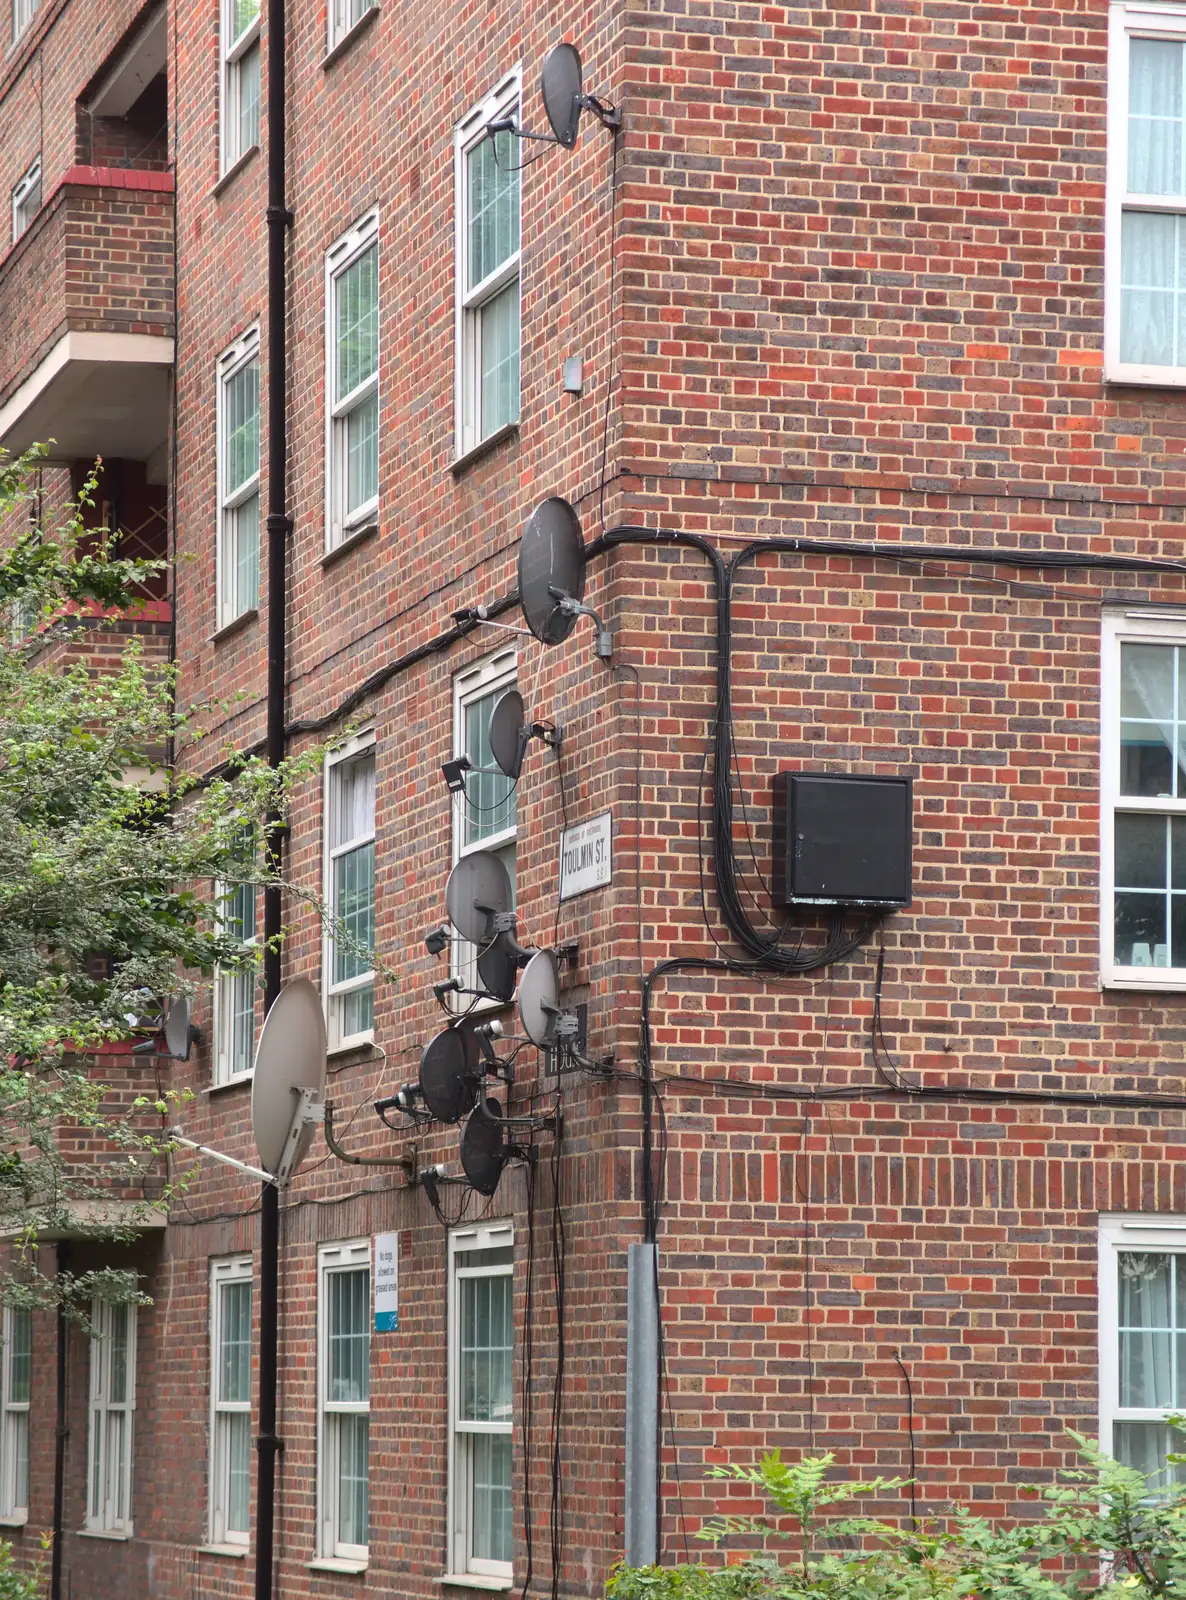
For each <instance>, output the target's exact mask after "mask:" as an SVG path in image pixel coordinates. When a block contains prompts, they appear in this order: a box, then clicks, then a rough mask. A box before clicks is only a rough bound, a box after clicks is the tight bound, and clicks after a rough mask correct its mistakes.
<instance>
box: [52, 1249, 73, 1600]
mask: <svg viewBox="0 0 1186 1600" xmlns="http://www.w3.org/2000/svg"><path fill="white" fill-rule="evenodd" d="M69 1255H70V1246H69V1245H68V1244H67V1243H66V1241H65V1240H64V1239H63V1240H62V1241H61V1242H60V1243H59V1245H58V1261H57V1271H58V1275H59V1277H60V1276H61V1274H62V1273H63V1272H64V1271H65V1270H66V1265H67V1262H68V1260H69ZM69 1338H70V1325H69V1323H68V1322H67V1321H66V1313H65V1312H64V1311H59V1312H58V1345H57V1357H58V1398H57V1416H56V1419H55V1421H54V1523H53V1539H54V1542H53V1549H52V1550H51V1552H50V1558H49V1594H50V1600H62V1527H63V1525H64V1523H65V1520H66V1518H65V1500H66V1439H67V1436H68V1435H69V1432H70V1430H69V1428H68V1427H67V1426H66V1357H67V1354H68V1352H69Z"/></svg>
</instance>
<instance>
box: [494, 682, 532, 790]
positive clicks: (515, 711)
mask: <svg viewBox="0 0 1186 1600" xmlns="http://www.w3.org/2000/svg"><path fill="white" fill-rule="evenodd" d="M526 722H527V713H526V710H525V708H524V705H523V696H522V695H521V694H520V693H519V691H518V689H508V690H507V692H506V694H504V695H503V697H502V699H501V700H500V701H499V702H498V704H497V705H496V706H495V708H494V715H493V716H492V717H491V718H490V752H491V754H492V755H493V757H494V762H495V765H496V766H497V767H498V770H499V771H500V772H503V773H505V774H506V776H507V777H508V778H517V777H518V776H519V774H520V772H521V771H522V770H523V752H524V751H525V750H526V748H527V738H528V737H529V735H528V736H525V734H524V728H525V725H526Z"/></svg>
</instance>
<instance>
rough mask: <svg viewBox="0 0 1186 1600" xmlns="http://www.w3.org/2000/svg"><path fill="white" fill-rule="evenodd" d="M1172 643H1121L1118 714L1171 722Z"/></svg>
mask: <svg viewBox="0 0 1186 1600" xmlns="http://www.w3.org/2000/svg"><path fill="white" fill-rule="evenodd" d="M1176 648H1177V647H1176V646H1175V645H1172V644H1122V645H1121V647H1120V715H1121V716H1122V717H1144V718H1152V719H1153V720H1154V721H1157V722H1165V721H1167V720H1168V721H1172V720H1173V716H1174V654H1175V651H1176Z"/></svg>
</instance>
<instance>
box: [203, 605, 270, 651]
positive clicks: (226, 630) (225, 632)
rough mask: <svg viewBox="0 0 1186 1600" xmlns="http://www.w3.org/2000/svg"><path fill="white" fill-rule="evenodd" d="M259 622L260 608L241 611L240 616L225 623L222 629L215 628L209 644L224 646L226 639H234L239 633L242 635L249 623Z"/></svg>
mask: <svg viewBox="0 0 1186 1600" xmlns="http://www.w3.org/2000/svg"><path fill="white" fill-rule="evenodd" d="M258 621H259V607H258V606H252V607H251V609H250V610H249V611H240V613H239V615H238V616H237V617H235V618H233V619H232V620H231V621H230V622H224V623H223V625H222V627H221V628H215V630H214V632H213V633H212V634H211V635H210V638H209V640H208V641H207V642H208V643H209V644H222V642H223V641H224V640H225V639H233V638H234V636H235V635H236V634H237V633H241V632H242V630H243V629H244V628H245V627H246V626H247V624H248V623H249V622H258Z"/></svg>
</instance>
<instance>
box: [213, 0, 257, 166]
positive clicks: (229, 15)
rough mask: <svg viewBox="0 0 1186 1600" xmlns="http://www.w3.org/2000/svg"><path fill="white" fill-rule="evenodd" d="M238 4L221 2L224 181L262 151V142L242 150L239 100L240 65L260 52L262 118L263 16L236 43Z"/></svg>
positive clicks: (220, 115)
mask: <svg viewBox="0 0 1186 1600" xmlns="http://www.w3.org/2000/svg"><path fill="white" fill-rule="evenodd" d="M234 7H235V0H222V4H221V6H220V8H219V23H218V48H219V56H220V58H221V66H220V70H219V85H218V170H219V173H220V174H221V175H222V176H223V177H225V176H226V174H227V173H228V172H230V170H231V169H232V167H236V166H238V164H239V162H240V161H242V160H243V158H244V157H245V156H246V155H248V154H249V153H250V152H251V151H252V150H256V149H258V148H259V140H258V138H257V139H256V141H255V143H254V144H249V145H244V147H243V148H242V149H241V150H240V148H239V98H240V94H241V92H242V88H241V84H242V71H241V68H240V63H241V62H242V60H243V57H244V56H245V55H247V53H248V52H249V51H250V50H252V49H256V50H260V63H259V64H260V115H261V117H262V115H263V52H262V50H261V49H260V15H259V11H258V10H257V11H256V13H255V19H254V21H252V22H250V23H249V24H248V25H247V27H246V28H244V29H243V32H242V33H241V34H240V35H239V37H238V38H237V39H232V38H231V29H232V27H233V26H234Z"/></svg>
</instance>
